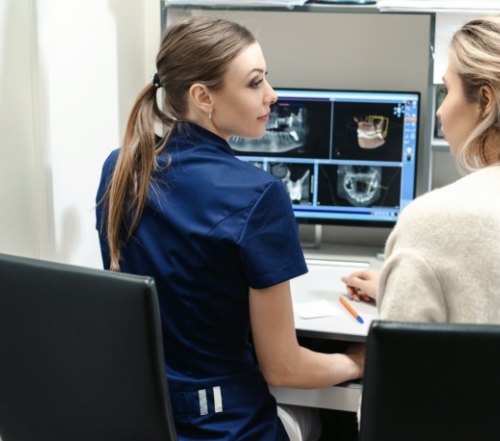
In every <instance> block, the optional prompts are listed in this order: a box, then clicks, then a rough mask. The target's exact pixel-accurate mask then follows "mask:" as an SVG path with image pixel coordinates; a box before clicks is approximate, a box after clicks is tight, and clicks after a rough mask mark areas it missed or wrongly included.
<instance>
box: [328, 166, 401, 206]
mask: <svg viewBox="0 0 500 441" xmlns="http://www.w3.org/2000/svg"><path fill="white" fill-rule="evenodd" d="M400 193H401V168H399V167H378V166H373V165H320V166H319V172H318V205H332V206H350V207H388V208H389V207H390V208H393V207H399V203H400Z"/></svg>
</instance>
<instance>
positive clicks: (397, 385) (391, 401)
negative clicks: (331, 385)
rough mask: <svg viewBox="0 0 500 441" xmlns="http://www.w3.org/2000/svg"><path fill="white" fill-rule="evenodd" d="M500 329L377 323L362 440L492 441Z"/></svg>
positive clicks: (499, 410)
mask: <svg viewBox="0 0 500 441" xmlns="http://www.w3.org/2000/svg"><path fill="white" fill-rule="evenodd" d="M499 421H500V326H494V325H472V324H435V323H433V324H431V323H425V324H424V323H399V322H389V321H386V322H384V321H374V322H373V323H372V325H371V328H370V331H369V335H368V340H367V353H366V364H365V374H364V378H363V395H362V405H361V426H360V438H359V439H360V441H437V440H439V441H443V440H453V441H462V440H463V441H470V440H476V439H477V440H480V439H481V440H482V439H494V438H495V437H496V436H497V433H498V424H499Z"/></svg>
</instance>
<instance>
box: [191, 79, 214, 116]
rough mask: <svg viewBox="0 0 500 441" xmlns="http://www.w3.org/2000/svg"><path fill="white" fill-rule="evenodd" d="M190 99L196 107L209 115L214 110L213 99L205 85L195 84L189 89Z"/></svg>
mask: <svg viewBox="0 0 500 441" xmlns="http://www.w3.org/2000/svg"><path fill="white" fill-rule="evenodd" d="M189 98H190V100H191V102H192V103H193V105H194V107H195V108H197V109H198V110H200V111H201V112H203V113H205V114H208V113H210V111H211V110H212V109H213V97H212V94H211V93H210V91H209V90H208V87H207V86H205V85H204V84H200V83H195V84H193V85H192V86H191V87H190V88H189Z"/></svg>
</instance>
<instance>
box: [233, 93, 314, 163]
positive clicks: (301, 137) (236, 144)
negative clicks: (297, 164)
mask: <svg viewBox="0 0 500 441" xmlns="http://www.w3.org/2000/svg"><path fill="white" fill-rule="evenodd" d="M308 133H309V130H308V127H307V109H306V108H305V107H304V106H302V105H297V104H289V103H277V104H275V105H274V106H273V107H272V108H271V113H270V115H269V121H268V123H267V125H266V133H265V134H264V135H263V136H262V137H261V138H258V139H247V138H241V137H239V136H234V137H232V138H231V139H230V140H229V145H230V146H231V147H232V148H233V149H234V150H236V151H238V152H246V153H252V152H267V153H283V152H288V151H290V150H294V149H297V148H300V147H303V146H304V144H305V140H306V137H307V135H308Z"/></svg>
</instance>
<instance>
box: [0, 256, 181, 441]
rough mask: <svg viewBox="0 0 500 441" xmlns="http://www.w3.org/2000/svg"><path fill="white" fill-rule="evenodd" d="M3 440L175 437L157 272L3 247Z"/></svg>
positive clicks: (0, 302) (0, 368) (0, 330)
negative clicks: (75, 262)
mask: <svg viewBox="0 0 500 441" xmlns="http://www.w3.org/2000/svg"><path fill="white" fill-rule="evenodd" d="M0 439H2V440H3V441H21V440H22V441H32V440H33V441H35V440H36V441H69V440H71V441H90V440H106V441H114V440H116V441H132V440H134V441H137V440H141V441H160V440H161V441H172V440H175V439H177V438H176V432H175V429H174V425H173V419H172V414H171V409H170V401H169V398H168V388H167V384H166V378H165V369H164V359H163V345H162V339H161V328H160V317H159V309H158V299H157V296H156V288H155V284H154V281H153V279H151V278H147V277H136V276H130V275H124V274H119V273H114V272H109V271H104V270H96V269H88V268H80V267H76V266H71V265H63V264H57V263H49V262H44V261H40V260H35V259H27V258H21V257H14V256H8V255H2V254H0Z"/></svg>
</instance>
